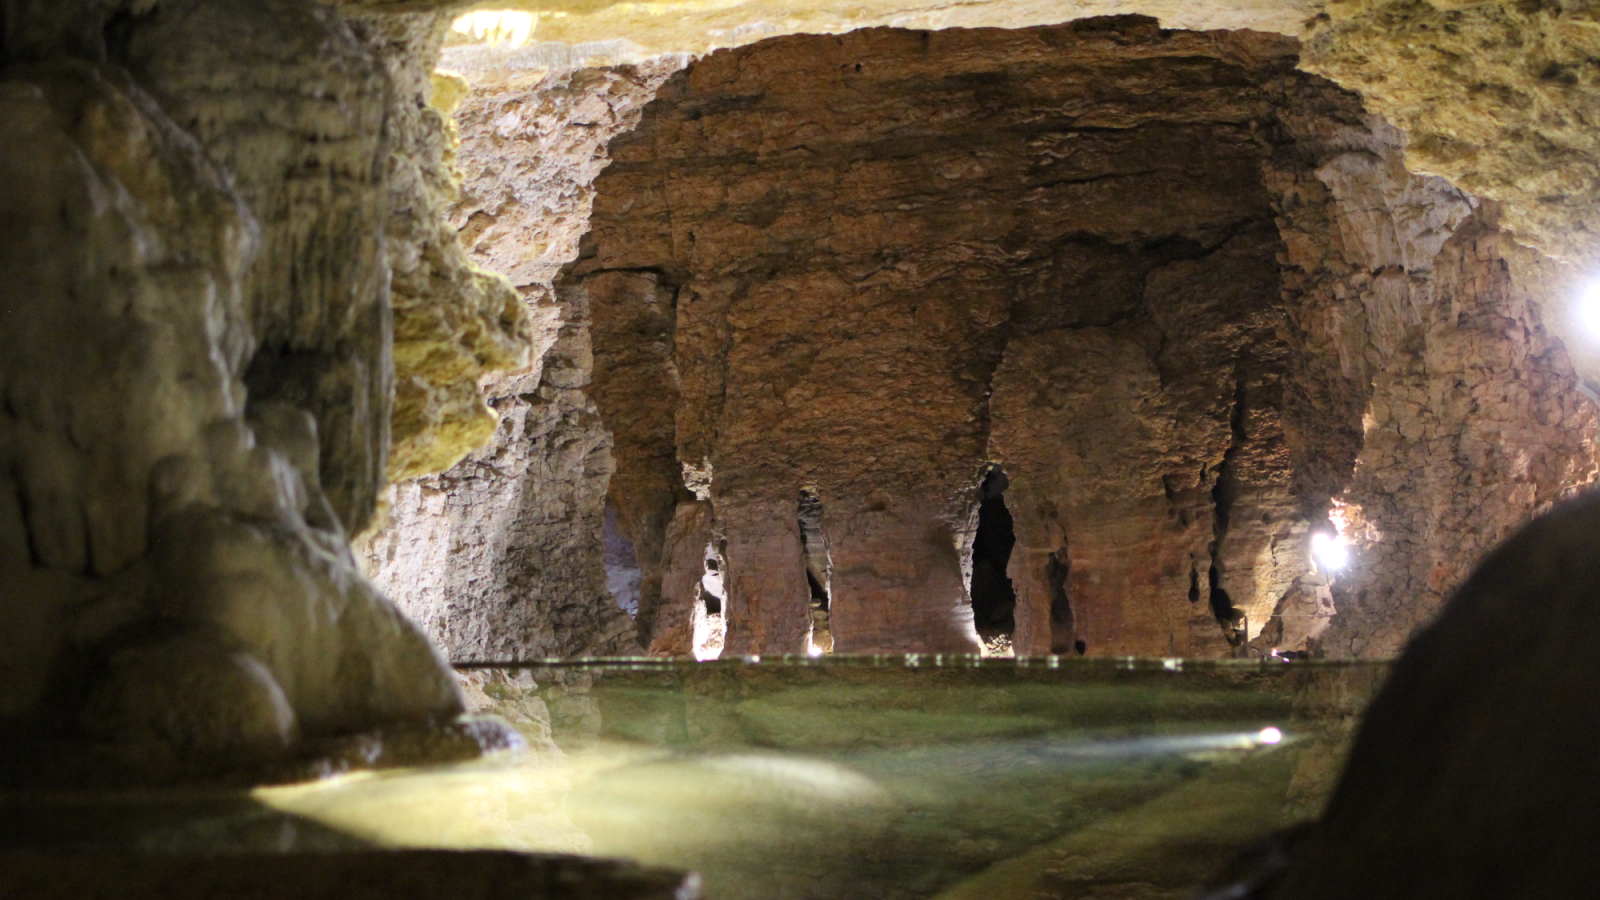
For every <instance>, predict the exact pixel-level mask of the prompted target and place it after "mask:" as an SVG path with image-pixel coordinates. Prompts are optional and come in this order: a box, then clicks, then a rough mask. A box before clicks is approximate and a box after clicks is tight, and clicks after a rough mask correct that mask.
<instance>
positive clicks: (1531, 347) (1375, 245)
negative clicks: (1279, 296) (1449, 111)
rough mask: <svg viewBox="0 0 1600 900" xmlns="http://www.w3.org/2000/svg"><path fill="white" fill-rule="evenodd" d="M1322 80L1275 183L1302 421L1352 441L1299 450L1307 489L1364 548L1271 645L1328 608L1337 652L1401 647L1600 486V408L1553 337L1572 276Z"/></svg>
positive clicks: (1296, 421)
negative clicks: (1599, 451) (1323, 497)
mask: <svg viewBox="0 0 1600 900" xmlns="http://www.w3.org/2000/svg"><path fill="white" fill-rule="evenodd" d="M1319 82H1320V79H1308V78H1306V77H1304V76H1297V77H1296V78H1295V79H1293V80H1291V81H1290V82H1289V83H1287V84H1286V90H1287V91H1288V94H1287V97H1286V102H1285V104H1284V112H1283V113H1282V119H1283V123H1284V128H1285V130H1286V132H1287V134H1288V135H1289V136H1290V137H1292V139H1293V140H1292V141H1291V142H1289V143H1286V144H1285V145H1283V146H1282V148H1281V149H1280V151H1279V152H1278V153H1277V154H1276V156H1275V157H1274V159H1273V161H1272V163H1271V164H1270V165H1269V167H1268V169H1267V182H1268V184H1269V185H1270V186H1271V188H1272V190H1273V192H1274V194H1275V196H1276V198H1277V199H1276V206H1277V208H1278V212H1279V215H1278V222H1279V228H1280V230H1281V232H1282V234H1283V238H1284V243H1285V248H1286V251H1287V253H1286V256H1285V259H1284V262H1285V265H1284V269H1283V271H1284V283H1285V300H1286V305H1287V308H1288V310H1289V314H1290V317H1291V321H1292V323H1293V326H1294V331H1295V333H1296V335H1297V337H1296V341H1297V342H1298V343H1299V344H1300V345H1302V346H1304V347H1306V348H1308V351H1309V352H1304V353H1301V354H1299V355H1298V359H1299V361H1300V362H1299V363H1298V367H1299V370H1300V371H1299V375H1298V376H1297V377H1296V379H1295V383H1296V384H1298V385H1299V386H1300V390H1301V391H1302V392H1303V393H1302V396H1301V399H1300V400H1299V402H1296V403H1294V404H1292V405H1291V407H1290V409H1289V412H1290V416H1289V419H1290V422H1289V425H1290V428H1291V430H1293V431H1299V432H1303V433H1304V432H1315V433H1323V434H1338V435H1339V437H1338V439H1337V440H1336V441H1335V442H1334V443H1332V444H1330V445H1328V446H1330V448H1332V449H1333V450H1334V452H1331V453H1330V454H1329V455H1328V456H1327V458H1326V460H1325V462H1324V463H1323V464H1316V465H1308V464H1306V463H1305V462H1297V466H1296V469H1297V473H1298V474H1299V475H1300V477H1302V478H1304V479H1307V480H1308V481H1307V485H1306V487H1305V488H1302V489H1300V491H1299V492H1300V493H1301V494H1302V495H1304V494H1305V493H1307V491H1308V490H1314V491H1327V492H1328V493H1329V495H1330V496H1332V497H1333V498H1334V500H1335V505H1334V508H1332V509H1331V510H1330V512H1331V514H1332V524H1334V525H1335V526H1337V527H1338V529H1339V530H1340V531H1342V532H1343V533H1344V534H1345V536H1346V537H1347V538H1348V539H1349V540H1350V541H1351V545H1352V551H1353V558H1352V562H1351V565H1350V568H1349V571H1348V572H1346V573H1344V574H1342V575H1341V576H1340V577H1339V578H1338V579H1337V580H1336V582H1335V583H1334V584H1333V585H1332V590H1331V594H1330V593H1328V592H1326V591H1323V590H1321V589H1318V588H1316V587H1315V586H1314V585H1303V586H1302V590H1300V591H1298V592H1296V593H1295V594H1293V595H1291V596H1289V597H1287V598H1286V601H1285V603H1284V605H1283V607H1282V608H1281V609H1280V610H1279V617H1278V620H1277V621H1276V622H1275V623H1274V624H1273V630H1272V631H1271V632H1269V634H1268V635H1267V639H1268V640H1269V641H1270V642H1273V643H1281V644H1284V645H1288V646H1295V645H1296V644H1297V643H1298V638H1297V637H1296V635H1304V636H1305V637H1309V638H1316V637H1318V636H1319V635H1321V629H1322V628H1323V627H1325V626H1326V625H1327V624H1328V619H1327V615H1328V612H1329V608H1328V607H1329V605H1330V604H1331V606H1332V607H1333V608H1336V609H1337V610H1338V614H1337V615H1335V616H1333V617H1332V619H1331V628H1330V629H1329V630H1328V632H1327V634H1326V635H1323V636H1322V638H1321V641H1320V646H1319V650H1320V652H1323V653H1326V654H1328V655H1330V656H1346V655H1359V656H1387V655H1392V654H1394V653H1397V652H1398V651H1399V649H1400V648H1401V646H1402V645H1403V644H1404V643H1405V641H1406V640H1407V638H1408V637H1409V636H1410V635H1411V633H1412V632H1413V631H1414V629H1415V628H1416V627H1418V626H1419V625H1421V624H1423V623H1424V622H1426V621H1427V620H1429V619H1430V618H1431V616H1432V615H1433V614H1434V613H1435V612H1436V611H1437V610H1438V609H1439V608H1440V606H1441V605H1442V603H1443V602H1444V600H1445V598H1446V597H1447V596H1448V594H1449V592H1450V591H1451V590H1453V589H1454V587H1455V586H1456V585H1458V584H1459V583H1460V582H1461V581H1462V579H1464V578H1465V576H1466V575H1467V573H1468V572H1469V571H1470V570H1471V568H1472V567H1473V566H1474V565H1476V563H1477V561H1478V560H1479V559H1480V558H1482V556H1483V554H1485V553H1486V552H1487V551H1488V550H1489V549H1491V548H1492V547H1493V546H1494V545H1496V544H1497V543H1499V542H1500V541H1501V540H1503V539H1504V538H1505V537H1507V536H1508V535H1509V534H1510V533H1511V532H1512V531H1513V530H1515V529H1516V528H1517V527H1519V526H1520V525H1522V524H1523V523H1525V522H1527V521H1528V520H1529V519H1530V518H1532V517H1534V516H1535V515H1537V514H1539V513H1541V512H1543V511H1544V510H1545V509H1547V508H1548V507H1549V506H1550V504H1551V503H1553V502H1554V501H1556V500H1557V499H1559V498H1560V497H1562V496H1564V495H1566V494H1568V493H1571V492H1573V491H1575V490H1577V489H1579V488H1581V487H1583V486H1585V485H1587V484H1590V483H1592V482H1593V480H1594V477H1595V446H1594V416H1595V407H1594V405H1593V404H1592V401H1590V400H1589V399H1586V398H1585V397H1584V396H1583V394H1582V393H1581V392H1580V390H1579V379H1578V376H1577V374H1576V372H1575V371H1574V366H1573V363H1572V361H1571V360H1570V359H1569V358H1568V354H1567V351H1566V349H1565V346H1564V344H1563V343H1562V342H1561V341H1560V340H1559V339H1557V338H1556V337H1555V335H1554V334H1553V333H1552V331H1551V329H1550V325H1551V324H1552V323H1551V321H1550V320H1551V318H1552V315H1551V313H1552V307H1554V311H1555V312H1556V313H1559V312H1560V311H1561V310H1562V307H1563V306H1564V303H1565V295H1566V292H1565V290H1564V286H1565V285H1566V284H1567V283H1569V282H1570V280H1571V276H1570V272H1568V271H1566V270H1565V269H1564V267H1561V266H1559V265H1557V264H1555V263H1553V262H1551V261H1549V260H1547V259H1544V258H1543V257H1541V256H1539V255H1538V254H1537V253H1534V252H1532V251H1529V250H1527V249H1526V248H1522V247H1519V246H1517V245H1516V244H1514V243H1513V242H1512V240H1511V239H1510V236H1509V235H1507V234H1506V233H1505V231H1504V230H1502V228H1501V227H1500V225H1499V209H1498V207H1496V206H1495V205H1494V204H1485V203H1480V202H1479V201H1478V200H1477V199H1476V198H1474V197H1473V196H1472V195H1470V194H1467V193H1465V192H1463V191H1461V190H1459V189H1457V188H1455V187H1453V186H1452V185H1451V184H1450V183H1448V182H1446V181H1445V180H1444V179H1442V178H1438V177H1433V176H1421V175H1414V174H1411V173H1410V172H1408V171H1407V170H1406V168H1405V161H1404V160H1405V156H1404V151H1403V149H1402V148H1403V145H1404V143H1403V140H1402V137H1401V135H1400V134H1399V132H1397V131H1396V130H1395V129H1394V128H1393V127H1391V126H1389V125H1388V124H1386V123H1385V122H1384V120H1382V119H1381V118H1380V117H1378V116H1376V115H1373V114H1368V113H1364V112H1363V111H1362V109H1361V106H1360V104H1359V102H1358V100H1357V98H1355V97H1354V96H1353V95H1351V94H1348V93H1345V92H1343V91H1340V90H1337V89H1334V88H1332V87H1331V86H1330V85H1327V84H1326V82H1320V83H1319ZM1347 466H1348V467H1349V468H1346V467H1347ZM1313 483H1314V484H1315V485H1316V487H1315V488H1313V487H1312V484H1313ZM1308 623H1309V625H1308ZM1279 628H1281V629H1283V631H1278V630H1277V629H1279Z"/></svg>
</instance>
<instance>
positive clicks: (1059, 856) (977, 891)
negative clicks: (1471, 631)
mask: <svg viewBox="0 0 1600 900" xmlns="http://www.w3.org/2000/svg"><path fill="white" fill-rule="evenodd" d="M929 662H930V661H928V660H926V659H924V661H923V662H922V664H921V665H918V666H915V667H905V666H901V667H884V666H870V665H869V666H851V665H848V664H846V665H839V666H817V665H815V664H812V665H806V666H794V665H784V664H781V663H779V664H774V663H773V662H770V661H769V662H767V663H763V664H760V665H750V664H747V665H736V666H727V665H723V666H704V665H702V666H697V667H687V666H633V665H629V666H615V667H609V668H608V667H581V666H580V667H572V666H562V667H550V668H540V669H534V670H532V671H523V672H494V673H489V674H487V675H480V676H478V677H479V679H480V681H481V682H482V683H483V685H484V686H485V687H486V688H487V690H488V692H489V693H490V694H493V695H494V696H495V697H496V698H497V699H496V700H495V702H494V706H495V708H497V709H499V710H500V711H501V712H502V713H505V714H506V715H507V717H508V718H510V719H512V720H513V721H518V720H519V719H520V721H519V724H520V726H521V727H522V729H523V730H524V732H525V733H526V734H527V735H528V736H529V738H530V749H529V751H528V752H527V753H525V754H524V755H523V756H522V757H521V758H518V759H515V760H488V761H481V762H477V763H472V764H469V765H458V766H452V767H447V768H442V769H434V770H427V771H420V770H413V771H409V772H403V773H387V774H376V775H362V776H355V777H349V778H345V779H341V780H337V781H334V782H329V783H323V784H317V785H308V786H296V787H288V788H271V789H265V790H260V791H257V792H256V795H255V796H256V798H257V799H258V800H259V801H261V802H262V803H264V804H266V805H268V806H270V807H272V808H274V809H277V810H281V811H284V812H289V813H293V814H296V815H300V816H305V817H307V818H309V819H311V820H314V821H316V822H319V823H321V824H323V825H326V826H329V827H331V828H333V829H336V830H338V831H340V832H343V833H347V834H353V835H357V836H359V837H361V838H363V839H365V840H367V841H371V842H374V843H378V844H383V845H394V846H444V847H497V848H507V849H519V850H538V851H562V852H576V853H586V854H596V855H605V856H625V857H629V858H633V859H638V860H641V861H644V862H647V863H653V864H659V865H667V866H673V867H678V868H692V869H695V870H697V871H699V872H701V873H702V875H703V876H704V879H705V885H706V894H707V896H708V897H710V898H712V900H735V898H774V897H781V898H819V900H820V898H829V900H839V898H862V900H866V898H920V897H940V898H943V900H957V898H963V897H972V898H978V897H983V898H985V900H1000V898H1004V897H1032V896H1063V897H1070V896H1085V897H1087V896H1116V897H1150V898H1156V897H1162V898H1164V897H1173V898H1177V897H1184V896H1187V895H1188V894H1189V893H1190V892H1191V891H1192V889H1193V888H1194V886H1195V885H1196V884H1197V883H1198V881H1199V880H1200V879H1201V878H1203V877H1204V876H1205V875H1206V874H1207V873H1208V872H1209V871H1211V870H1214V869H1216V868H1217V867H1219V866H1220V865H1221V864H1223V863H1225V862H1226V861H1227V858H1228V857H1229V856H1230V855H1231V854H1232V853H1233V852H1234V851H1235V850H1237V849H1239V848H1240V847H1242V846H1244V845H1246V844H1248V843H1250V842H1252V841H1254V840H1255V839H1257V838H1259V837H1261V836H1263V835H1265V834H1267V833H1270V832H1271V831H1273V830H1275V829H1277V828H1280V827H1283V826H1284V825H1287V824H1291V823H1293V822H1294V821H1296V820H1298V819H1301V818H1305V817H1307V816H1309V815H1311V814H1314V812H1315V811H1316V809H1317V808H1318V807H1319V805H1320V803H1321V802H1322V799H1323V798H1324V796H1325V795H1326V793H1327V791H1328V790H1329V788H1330V787H1331V783H1332V778H1333V776H1334V775H1335V774H1336V772H1337V768H1338V764H1339V762H1340V759H1341V757H1342V753H1343V750H1344V742H1345V740H1346V739H1347V737H1348V735H1349V732H1350V728H1351V726H1352V724H1353V721H1354V719H1353V716H1352V713H1353V712H1354V710H1355V709H1357V708H1359V706H1360V703H1361V701H1362V699H1363V698H1364V697H1365V696H1366V694H1367V692H1369V691H1370V690H1371V688H1372V686H1373V685H1374V684H1375V683H1376V678H1377V674H1376V673H1377V670H1376V669H1374V668H1373V667H1362V666H1342V667H1341V666H1304V667H1288V666H1282V665H1277V666H1275V667H1268V668H1261V667H1239V666H1196V665H1194V664H1190V665H1189V666H1186V667H1185V666H1171V665H1166V666H1159V667H1157V666H1147V667H1140V666H1123V665H1089V664H1078V665H1067V666H1060V667H1056V668H1054V669H1052V668H1050V667H1043V670H1041V668H1039V667H1035V668H1033V669H1031V670H1028V671H1024V667H1008V668H1001V669H995V668H983V669H978V670H975V669H972V668H965V667H956V668H952V667H947V666H932V667H929V665H928V663H929ZM1275 731H1276V734H1274V732H1275ZM1274 738H1276V740H1274Z"/></svg>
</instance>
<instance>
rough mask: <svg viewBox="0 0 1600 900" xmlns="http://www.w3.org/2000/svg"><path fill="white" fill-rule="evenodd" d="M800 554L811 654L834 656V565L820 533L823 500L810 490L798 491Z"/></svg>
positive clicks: (823, 535)
mask: <svg viewBox="0 0 1600 900" xmlns="http://www.w3.org/2000/svg"><path fill="white" fill-rule="evenodd" d="M797 518H798V521H799V526H800V553H801V556H802V557H803V558H804V561H805V570H806V574H805V577H806V588H807V590H808V591H809V592H810V597H811V604H810V614H811V647H810V648H809V649H810V650H811V652H812V653H817V654H823V653H832V652H833V627H832V624H831V622H830V617H829V605H830V597H829V594H828V583H829V581H831V580H832V579H831V576H832V570H833V562H832V560H830V559H829V557H828V536H827V535H826V534H824V533H823V530H822V497H821V495H820V494H818V493H817V491H815V490H813V489H809V488H808V489H803V490H801V491H800V504H799V514H798V516H797Z"/></svg>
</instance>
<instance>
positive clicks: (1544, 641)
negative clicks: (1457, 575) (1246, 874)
mask: <svg viewBox="0 0 1600 900" xmlns="http://www.w3.org/2000/svg"><path fill="white" fill-rule="evenodd" d="M1597 542H1600V501H1597V500H1596V498H1594V497H1589V498H1586V499H1584V500H1582V501H1579V502H1576V503H1573V504H1570V505H1568V506H1565V507H1563V508H1561V509H1558V510H1557V511H1555V512H1552V513H1551V514H1550V515H1548V516H1546V517H1544V518H1542V519H1540V520H1539V521H1537V522H1535V523H1534V524H1532V525H1531V526H1529V527H1528V528H1527V529H1525V530H1524V531H1522V532H1521V533H1520V534H1518V535H1517V536H1516V537H1514V538H1513V539H1512V540H1511V541H1509V542H1508V543H1506V544H1505V546H1504V547H1502V548H1501V549H1500V550H1498V551H1496V552H1495V553H1494V554H1493V555H1492V556H1491V557H1490V558H1489V559H1488V561H1487V562H1485V563H1484V565H1483V566H1482V567H1481V568H1480V569H1479V570H1478V571H1477V572H1476V573H1474V574H1473V575H1472V577H1471V578H1470V579H1469V580H1468V581H1467V582H1466V584H1465V585H1463V587H1462V589H1461V591H1460V592H1459V594H1457V596H1456V597H1455V598H1454V599H1453V600H1452V601H1451V603H1450V605H1449V606H1448V607H1447V608H1446V609H1445V611H1444V612H1443V614H1442V615H1441V616H1440V617H1439V619H1438V621H1437V622H1435V623H1434V624H1433V625H1432V626H1430V627H1429V628H1427V629H1425V630H1424V631H1423V632H1421V633H1420V634H1419V635H1418V636H1417V638H1416V639H1415V640H1414V641H1412V642H1411V645H1410V646H1409V647H1407V649H1406V652H1405V655H1404V656H1403V657H1402V658H1401V659H1400V661H1399V662H1398V663H1397V664H1396V665H1395V667H1394V670H1393V673H1392V674H1391V675H1390V677H1389V680H1388V682H1387V684H1386V685H1385V686H1384V689H1383V691H1382V693H1381V694H1380V695H1379V696H1378V698H1377V700H1375V701H1374V702H1373V704H1372V706H1371V707H1370V708H1369V709H1368V712H1367V716H1366V722H1365V723H1364V725H1363V727H1362V729H1361V733H1360V735H1359V736H1358V738H1357V740H1356V743H1355V747H1354V749H1353V751H1352V753H1351V756H1350V761H1349V764H1348V766H1347V768H1346V770H1345V774H1344V776H1343V778H1342V780H1341V782H1340V784H1339V786H1338V788H1337V790H1336V791H1335V794H1334V796H1333V799H1332V800H1331V801H1330V802H1329V804H1328V808H1327V812H1326V814H1325V815H1324V817H1323V819H1322V821H1321V822H1320V823H1318V824H1317V825H1316V826H1315V828H1314V829H1313V830H1312V831H1311V833H1310V834H1309V835H1308V836H1306V837H1304V838H1302V839H1300V840H1296V841H1293V842H1292V843H1291V844H1290V846H1289V848H1288V855H1289V861H1288V867H1287V871H1286V872H1283V871H1280V872H1276V873H1268V874H1267V879H1268V880H1269V883H1270V881H1277V882H1278V883H1277V885H1276V887H1275V888H1270V889H1267V890H1262V891H1261V892H1260V893H1258V894H1250V896H1263V897H1266V896H1270V897H1273V898H1285V900H1287V898H1297V900H1299V898H1305V900H1311V898H1335V897H1352V896H1360V897H1372V898H1377V900H1384V898H1400V897H1437V898H1442V900H1453V898H1467V897H1485V896H1491V895H1495V894H1501V895H1515V896H1518V897H1537V898H1547V897H1548V898H1554V897H1568V896H1574V895H1579V894H1583V893H1586V892H1588V891H1590V890H1592V885H1593V884H1594V883H1595V880H1596V879H1597V878H1600V860H1597V859H1596V856H1595V854H1594V852H1593V839H1594V835H1595V834H1596V833H1597V832H1600V820H1597V818H1596V816H1597V811H1596V809H1595V807H1594V806H1593V805H1592V804H1589V803H1586V802H1583V800H1582V799H1580V798H1584V797H1587V796H1588V795H1589V791H1590V790H1591V788H1592V786H1593V785H1595V784H1596V783H1600V768H1597V765H1596V758H1595V755H1594V754H1593V753H1592V752H1591V748H1590V747H1589V746H1588V742H1587V741H1585V740H1583V739H1582V738H1581V735H1586V734H1589V733H1591V731H1592V729H1594V728H1595V727H1596V725H1597V723H1600V683H1597V679H1600V670H1597V669H1596V668H1595V667H1594V666H1592V665H1588V664H1587V660H1588V659H1589V657H1590V655H1591V653H1592V650H1593V647H1594V646H1595V645H1596V643H1597V642H1600V617H1597V614H1596V613H1597V610H1600V606H1597V604H1596V603H1595V594H1594V587H1593V586H1594V585H1595V584H1596V582H1597V580H1600V566H1597V559H1600V557H1597V556H1596V554H1595V552H1594V548H1595V545H1596V543H1597ZM1219 896H1221V895H1220V894H1219ZM1231 896H1244V895H1243V894H1237V893H1236V894H1233V895H1231Z"/></svg>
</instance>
